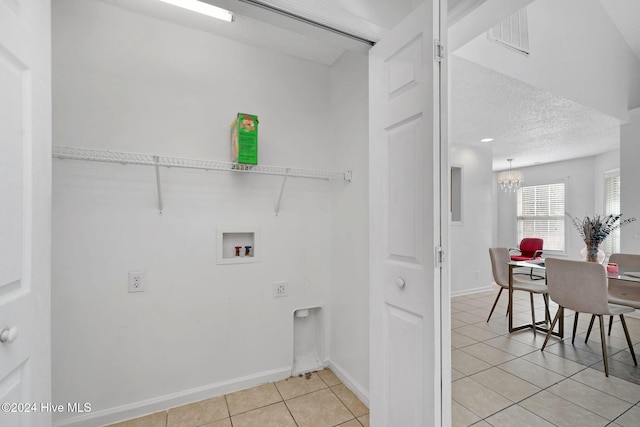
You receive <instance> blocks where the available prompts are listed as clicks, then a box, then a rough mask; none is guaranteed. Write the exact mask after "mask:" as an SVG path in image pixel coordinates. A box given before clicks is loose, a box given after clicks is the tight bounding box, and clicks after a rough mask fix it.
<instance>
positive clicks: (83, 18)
mask: <svg viewBox="0 0 640 427" xmlns="http://www.w3.org/2000/svg"><path fill="white" fill-rule="evenodd" d="M53 52H54V58H53V59H54V64H53V87H54V93H53V102H54V135H53V137H54V144H55V145H63V146H65V145H69V146H80V147H90V148H98V149H111V150H118V151H134V152H143V153H161V154H167V155H173V156H181V157H194V158H204V159H212V160H228V159H229V155H230V152H229V124H230V123H231V121H232V120H233V118H234V116H235V114H236V113H238V112H246V113H251V114H257V115H258V116H259V118H260V127H259V147H260V148H259V161H260V163H261V164H268V165H283V166H294V167H303V168H311V169H336V168H337V167H340V168H342V167H346V169H351V168H350V167H347V166H348V164H349V163H350V161H349V160H350V159H349V157H348V156H352V155H353V156H357V158H358V159H361V160H362V159H366V158H367V154H366V153H360V152H354V153H345V152H342V154H341V156H342V155H345V156H347V157H343V158H342V162H341V164H340V165H334V164H333V163H334V160H335V155H334V153H333V149H334V148H335V147H336V145H335V144H334V143H333V141H332V137H334V136H335V133H334V132H333V131H332V130H331V129H332V126H331V124H332V122H331V120H332V117H331V115H330V106H331V102H330V93H331V90H330V85H331V72H330V69H329V67H326V66H322V65H318V64H315V63H311V62H308V61H304V60H299V59H295V58H292V57H288V56H285V55H282V54H279V53H276V52H272V51H268V50H261V49H258V48H254V47H251V46H247V45H244V44H241V43H238V42H234V41H230V40H227V39H224V38H220V37H217V36H214V35H211V34H208V33H205V32H202V31H198V30H194V29H189V28H186V27H182V26H178V25H174V24H171V23H168V22H163V21H160V20H156V19H154V18H150V17H146V16H143V15H139V14H136V13H132V12H129V11H125V10H121V9H119V8H116V7H113V6H111V5H108V4H105V3H101V2H97V1H82V2H79V1H67V0H59V1H56V2H53ZM365 63H366V61H365ZM356 69H357V70H360V69H361V67H360V68H356ZM365 70H366V68H365ZM349 72H351V71H349ZM361 78H362V79H363V80H364V81H365V82H366V73H365V74H364V75H363V76H361ZM364 87H365V88H366V84H365V86H364ZM343 89H344V90H348V88H343ZM364 105H366V104H364ZM365 128H366V127H365ZM365 146H366V144H365ZM361 156H362V157H361ZM358 164H359V165H360V164H365V165H366V161H364V163H363V162H362V161H361V162H359V163H358ZM160 173H161V174H162V190H163V198H164V212H163V213H162V214H160V213H159V212H158V205H157V193H156V180H155V171H154V169H153V168H152V167H147V166H135V165H127V166H123V165H119V164H103V163H94V162H82V161H74V160H57V159H56V160H54V161H53V174H54V177H53V178H54V182H53V277H52V303H53V307H52V309H53V321H52V323H53V331H52V335H53V338H52V342H53V375H54V377H53V384H54V389H53V398H54V401H56V402H67V401H69V402H91V403H92V413H91V414H89V416H91V417H97V419H99V420H100V421H104V422H108V421H112V420H116V419H120V418H122V417H123V416H125V415H127V416H135V415H139V414H141V413H145V412H150V411H153V410H156V409H161V408H163V407H164V406H167V405H168V404H171V405H173V404H181V403H183V402H186V401H190V400H194V399H195V398H200V397H201V398H204V397H207V396H208V395H214V394H220V392H225V391H230V390H233V389H237V388H239V387H244V386H249V385H254V384H260V383H262V382H265V381H268V380H272V379H276V378H283V377H286V376H288V372H289V369H290V367H291V362H292V357H293V342H292V339H293V329H292V327H293V311H294V309H295V308H299V307H308V306H318V305H323V306H325V307H327V312H328V313H330V312H331V310H330V303H331V290H330V288H331V285H330V282H331V280H332V278H333V276H332V268H333V267H332V262H333V261H334V255H333V250H334V248H335V245H334V243H333V241H332V239H333V238H335V233H334V232H333V229H332V227H333V222H332V221H333V213H332V209H333V207H332V205H333V203H335V202H336V201H339V200H336V199H335V197H334V194H335V192H336V191H340V189H341V188H343V187H342V186H344V185H349V184H346V183H326V182H322V181H318V182H316V181H313V180H296V179H290V180H288V181H287V190H286V191H285V193H284V196H283V199H282V204H281V206H280V213H279V215H278V216H275V214H274V205H275V203H276V201H277V197H278V194H279V191H280V185H281V182H282V178H281V177H272V176H249V175H237V174H230V173H227V172H205V171H201V170H192V171H190V170H185V169H166V168H162V169H161V170H160ZM354 173H357V174H358V176H359V178H358V179H359V180H360V181H359V182H360V184H359V185H360V186H364V188H366V181H363V180H365V179H366V176H367V172H366V170H362V171H356V170H355V169H354ZM336 185H338V186H339V187H336ZM364 201H365V202H366V200H364ZM364 206H366V203H365V204H364ZM340 214H341V215H350V214H353V215H357V216H359V217H358V218H357V221H358V222H360V223H362V224H365V225H366V222H367V218H366V216H364V217H361V216H362V215H363V213H362V207H359V208H358V209H354V210H353V212H350V211H341V213H340ZM349 221H355V220H354V219H350V220H349ZM220 227H223V228H225V229H230V228H231V229H233V228H234V227H238V229H240V230H244V229H246V228H247V227H250V228H257V229H259V231H260V246H261V247H260V248H259V250H260V261H259V262H257V263H250V264H238V265H218V264H216V235H217V229H218V228H220ZM365 230H366V228H365ZM361 231H362V230H361ZM347 232H348V230H347ZM358 240H361V239H358ZM358 243H359V244H360V242H358ZM364 247H365V248H366V246H364ZM353 250H356V248H353ZM363 250H364V249H363ZM362 255H363V256H364V259H366V254H362ZM361 262H362V261H361ZM359 267H360V269H361V270H364V271H368V268H367V269H365V268H364V267H363V266H362V265H360V266H359ZM342 268H346V267H342ZM134 270H144V271H145V272H146V274H145V280H146V291H145V292H142V293H134V294H130V293H128V292H127V277H128V272H129V271H134ZM358 280H359V281H360V282H359V283H358V288H357V289H355V290H354V292H365V293H364V294H363V295H361V296H360V301H359V308H358V310H360V312H357V313H355V314H354V316H356V317H357V318H358V319H359V320H358V325H357V328H356V329H357V330H359V331H361V333H362V334H365V336H366V334H367V333H368V326H367V325H368V323H367V322H368V317H367V316H368V310H366V308H367V307H368V294H366V291H367V289H366V286H365V283H367V282H365V281H366V277H365V276H358ZM276 281H287V282H288V292H289V296H288V297H285V298H273V297H272V292H273V290H272V284H273V282H276ZM352 298H353V296H352ZM360 316H364V317H362V318H361V317H360ZM327 319H329V322H331V317H330V315H329V316H327ZM351 330H352V329H349V331H351ZM354 332H355V331H354ZM327 340H328V339H327ZM345 340H346V338H345V337H343V338H342V339H341V341H345ZM367 345H368V343H367V340H366V339H362V338H358V339H357V340H355V342H354V344H353V350H354V351H355V352H356V354H357V355H358V358H357V361H353V360H348V359H345V358H344V357H342V358H341V360H343V361H342V362H341V363H343V365H342V366H343V367H344V369H345V371H344V373H345V374H347V375H349V376H353V377H355V380H356V381H361V382H362V384H363V385H364V387H367V383H366V381H367V375H366V374H368V367H367V366H368V359H367V360H362V359H363V358H364V357H365V356H366V357H368V347H367ZM356 347H357V348H356ZM347 351H348V350H347ZM356 362H357V363H360V365H359V366H361V367H362V368H361V369H360V371H363V372H360V371H356V372H355V373H351V372H350V369H351V366H354V365H355V363H356ZM365 373H366V374H365ZM73 416H76V414H67V413H64V414H56V417H57V419H56V421H57V423H58V424H70V423H73V422H74V421H79V420H80V418H75V419H71V418H69V417H73Z"/></svg>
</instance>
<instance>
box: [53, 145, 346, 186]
mask: <svg viewBox="0 0 640 427" xmlns="http://www.w3.org/2000/svg"><path fill="white" fill-rule="evenodd" d="M53 157H54V158H57V159H72V160H87V161H92V162H107V163H121V164H124V165H146V166H164V167H169V168H188V169H202V170H216V171H229V172H241V173H254V174H261V175H278V176H288V177H292V178H309V179H323V180H327V181H334V180H344V181H351V171H346V172H338V171H328V170H311V169H301V168H292V167H284V166H266V165H245V164H241V163H233V162H221V161H216V160H202V159H190V158H185V157H171V156H164V155H156V154H142V153H129V152H123V151H110V150H96V149H91V148H77V147H61V146H57V145H54V146H53Z"/></svg>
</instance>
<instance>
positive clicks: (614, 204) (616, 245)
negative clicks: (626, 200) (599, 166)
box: [602, 171, 620, 255]
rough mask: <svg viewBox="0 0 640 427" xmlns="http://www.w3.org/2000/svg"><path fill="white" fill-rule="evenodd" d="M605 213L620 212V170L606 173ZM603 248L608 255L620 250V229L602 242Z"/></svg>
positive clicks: (616, 213)
mask: <svg viewBox="0 0 640 427" xmlns="http://www.w3.org/2000/svg"><path fill="white" fill-rule="evenodd" d="M604 214H605V215H618V214H620V171H616V172H614V173H612V174H607V175H605V179H604ZM602 250H604V251H605V253H606V254H607V255H611V254H613V253H616V252H620V229H617V230H615V231H614V232H613V233H611V234H610V235H609V237H607V238H606V239H605V240H604V242H602Z"/></svg>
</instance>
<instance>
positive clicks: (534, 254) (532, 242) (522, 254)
mask: <svg viewBox="0 0 640 427" xmlns="http://www.w3.org/2000/svg"><path fill="white" fill-rule="evenodd" d="M543 245H544V240H543V239H539V238H537V237H525V238H524V239H522V240H521V241H520V245H519V246H518V247H517V248H509V256H510V257H511V260H512V261H527V262H542V261H543V259H542V246H543ZM512 251H517V252H518V253H516V254H512ZM516 274H524V273H516ZM529 277H530V278H531V280H536V279H544V277H543V276H537V275H534V274H533V268H532V269H531V271H530V272H529Z"/></svg>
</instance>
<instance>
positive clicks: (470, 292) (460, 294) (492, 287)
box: [451, 285, 497, 297]
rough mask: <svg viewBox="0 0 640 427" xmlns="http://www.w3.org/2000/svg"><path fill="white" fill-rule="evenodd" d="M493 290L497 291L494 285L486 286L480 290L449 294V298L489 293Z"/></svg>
mask: <svg viewBox="0 0 640 427" xmlns="http://www.w3.org/2000/svg"><path fill="white" fill-rule="evenodd" d="M493 289H497V288H495V286H494V285H487V286H483V287H481V288H473V289H464V290H462V291H456V292H451V296H452V297H459V296H462V295H471V294H477V293H479V292H486V291H491V290H493Z"/></svg>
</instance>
